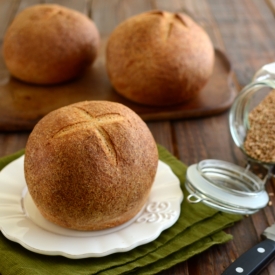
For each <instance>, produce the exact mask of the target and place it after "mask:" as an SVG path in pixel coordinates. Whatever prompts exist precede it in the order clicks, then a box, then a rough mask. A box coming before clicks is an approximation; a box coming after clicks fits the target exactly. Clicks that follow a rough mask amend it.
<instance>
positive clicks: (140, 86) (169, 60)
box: [106, 11, 214, 106]
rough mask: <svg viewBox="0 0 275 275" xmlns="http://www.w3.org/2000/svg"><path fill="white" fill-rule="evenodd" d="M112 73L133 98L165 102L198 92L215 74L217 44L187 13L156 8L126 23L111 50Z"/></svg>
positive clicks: (119, 89) (119, 88) (120, 89)
mask: <svg viewBox="0 0 275 275" xmlns="http://www.w3.org/2000/svg"><path fill="white" fill-rule="evenodd" d="M106 65H107V71H108V74H109V78H110V80H111V83H112V85H113V87H114V88H115V90H116V91H117V92H118V93H119V94H121V95H122V96H124V97H126V98H127V99H129V100H131V101H134V102H137V103H141V104H145V105H156V106H165V105H173V104H177V103H181V102H184V101H187V100H189V99H191V98H193V97H195V96H197V95H198V93H199V91H200V90H201V89H202V88H203V87H204V85H205V84H206V82H207V81H208V79H209V78H210V76H211V75H212V71H213V65H214V48H213V45H212V42H211V40H210V38H209V37H208V35H207V33H206V32H205V31H204V30H203V29H202V28H201V27H200V26H198V25H197V24H196V23H195V22H194V21H193V20H192V19H191V18H190V17H188V16H187V15H185V14H174V13H169V12H164V11H151V12H146V13H142V14H139V15H136V16H134V17H131V18H129V19H127V20H126V21H124V22H122V23H121V24H120V25H119V26H117V28H116V29H115V30H114V31H113V32H112V34H111V36H110V38H109V40H108V43H107V51H106Z"/></svg>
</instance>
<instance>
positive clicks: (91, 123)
mask: <svg viewBox="0 0 275 275" xmlns="http://www.w3.org/2000/svg"><path fill="white" fill-rule="evenodd" d="M157 163H158V152H157V147H156V143H155V141H154V139H153V137H152V134H151V132H150V131H149V129H148V127H147V125H146V124H145V123H144V122H143V121H142V120H141V119H140V118H139V116H138V115H136V114H135V113H134V112H133V111H132V110H130V109H129V108H127V107H125V106H123V105H121V104H118V103H112V102H107V101H90V102H89V101H87V102H80V103H76V104H72V105H69V106H66V107H63V108H60V109H58V110H55V111H53V112H51V113H49V114H48V115H46V116H45V117H44V118H42V119H41V120H40V121H39V122H38V124H37V125H36V126H35V128H34V129H33V131H32V133H31V135H30V137H29V139H28V142H27V146H26V154H25V178H26V182H27V186H28V189H29V192H30V195H31V196H32V198H33V200H34V202H35V204H36V206H37V208H38V209H39V211H40V212H41V214H42V215H43V216H44V217H45V218H46V219H48V220H49V221H51V222H53V223H55V224H58V225H60V226H63V227H66V228H72V229H78V230H100V229H105V228H110V227H114V226H117V225H120V224H122V223H125V222H126V221H128V220H130V219H131V218H133V217H134V216H135V215H136V214H137V213H138V212H139V211H140V210H141V209H142V207H143V206H144V205H145V203H146V201H147V198H148V196H149V192H150V190H151V186H152V184H153V181H154V177H155V174H156V169H157Z"/></svg>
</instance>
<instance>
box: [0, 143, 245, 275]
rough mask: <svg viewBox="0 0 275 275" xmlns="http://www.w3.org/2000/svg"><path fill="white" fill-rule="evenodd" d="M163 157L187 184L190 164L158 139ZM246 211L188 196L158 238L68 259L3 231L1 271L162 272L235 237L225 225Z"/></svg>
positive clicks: (7, 274) (19, 274)
mask: <svg viewBox="0 0 275 275" xmlns="http://www.w3.org/2000/svg"><path fill="white" fill-rule="evenodd" d="M158 150H159V158H160V160H162V161H163V162H165V163H167V164H168V165H169V166H170V167H171V169H172V170H173V172H174V173H175V175H176V176H177V177H178V178H179V179H180V182H181V188H182V190H183V192H184V197H185V198H186V197H187V195H188V193H187V191H186V190H185V187H184V181H185V172H186V166H185V165H184V164H183V163H182V162H180V161H179V160H177V159H176V158H175V157H173V156H172V155H171V154H170V153H169V152H168V151H167V150H166V149H165V148H163V147H162V146H160V145H158ZM22 154H24V150H21V151H19V152H17V153H15V154H13V155H10V156H7V157H4V158H2V159H0V170H1V169H2V168H3V167H5V165H7V164H8V163H10V162H11V161H12V160H14V159H16V158H18V157H19V156H21V155H22ZM241 218H242V217H241V216H240V215H233V214H226V213H222V212H219V211H216V210H214V209H212V208H209V207H207V206H205V205H203V204H201V203H199V204H189V203H188V202H187V200H184V201H183V203H182V205H181V215H180V217H179V219H178V221H177V222H176V223H175V225H174V226H172V227H170V228H169V229H167V230H165V231H163V232H162V234H161V235H160V236H159V237H158V238H157V239H156V240H155V241H153V242H151V243H148V244H145V245H142V246H139V247H137V248H135V249H133V250H131V251H129V252H124V253H115V254H112V255H109V256H105V257H101V258H87V259H77V260H72V259H67V258H65V257H62V256H46V255H40V254H36V253H33V252H31V251H28V250H27V249H25V248H23V247H22V246H21V245H19V244H17V243H15V242H12V241H9V240H7V239H6V238H5V237H4V236H3V235H2V234H0V259H1V261H0V274H2V275H52V274H59V275H67V274H79V275H88V274H101V275H103V274H104V275H108V274H110V275H115V274H148V275H149V274H156V273H158V272H160V271H162V270H165V269H168V268H169V267H171V266H173V265H175V264H177V263H179V262H182V261H185V260H187V259H189V258H190V257H192V256H194V255H196V254H198V253H201V252H202V251H204V250H206V249H207V248H209V247H211V246H212V245H215V244H222V243H225V242H227V241H229V240H231V239H232V236H231V235H229V234H226V233H225V232H223V231H222V229H224V228H226V227H228V226H231V225H233V223H234V222H235V221H238V220H240V219H241Z"/></svg>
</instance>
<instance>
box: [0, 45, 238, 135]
mask: <svg viewBox="0 0 275 275" xmlns="http://www.w3.org/2000/svg"><path fill="white" fill-rule="evenodd" d="M103 42H104V41H103ZM105 42H106V40H105ZM104 44H106V43H103V45H102V47H101V50H100V53H99V56H98V58H97V60H96V62H95V63H94V64H93V66H92V67H91V68H90V69H89V70H88V71H87V72H86V73H85V74H84V75H83V76H82V77H81V78H79V79H76V80H74V81H71V82H69V83H65V84H62V85H54V86H38V85H30V84H26V83H23V82H21V81H18V80H16V79H14V78H12V77H11V78H9V79H7V81H4V80H3V79H2V81H1V79H0V131H19V130H31V129H32V128H33V127H34V125H35V124H36V123H37V122H38V121H39V120H40V119H41V118H42V117H43V116H45V115H46V114H47V113H49V112H50V111H52V110H55V109H57V108H60V107H62V106H65V105H68V104H71V103H75V102H79V101H85V100H109V101H115V102H119V103H122V104H124V105H126V106H128V107H130V108H131V109H132V110H134V111H135V112H136V113H137V114H139V115H140V116H141V118H142V119H144V120H145V121H150V120H163V119H178V118H191V117H199V116H208V115H215V114H218V113H221V112H223V111H225V110H227V109H228V108H229V107H230V106H231V104H232V102H233V100H234V98H235V96H236V91H235V89H234V88H233V85H232V71H231V66H230V62H229V61H228V59H227V57H226V56H225V55H224V54H223V53H222V52H221V51H219V50H215V57H216V58H215V68H214V73H213V75H212V77H211V79H210V80H209V82H208V84H207V85H206V86H205V87H204V89H203V90H202V91H201V92H200V94H199V96H198V97H197V98H195V99H193V100H191V101H189V102H187V103H184V104H179V105H176V106H171V107H151V106H143V105H139V104H135V103H133V102H130V101H128V100H127V99H124V98H123V97H121V96H120V95H118V94H117V93H116V92H115V90H114V89H113V88H112V86H111V83H110V81H109V79H108V76H107V73H106V69H105V57H104V52H105V47H104ZM3 82H4V83H3ZM1 83H2V84H1Z"/></svg>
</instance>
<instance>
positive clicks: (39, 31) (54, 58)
mask: <svg viewBox="0 0 275 275" xmlns="http://www.w3.org/2000/svg"><path fill="white" fill-rule="evenodd" d="M98 46H99V34H98V31H97V28H96V26H95V24H94V23H93V22H92V21H91V20H90V19H89V18H88V17H86V16H85V15H84V14H81V13H79V12H77V11H74V10H72V9H68V8H65V7H62V6H59V5H54V4H41V5H35V6H31V7H29V8H26V9H25V10H23V11H22V12H20V13H19V14H18V15H17V16H16V17H15V19H14V20H13V22H12V23H11V25H10V26H9V28H8V30H7V32H6V34H5V37H4V44H3V56H4V60H5V63H6V65H7V68H8V70H9V71H10V73H11V74H12V75H13V76H14V77H16V78H18V79H20V80H22V81H25V82H29V83H35V84H56V83H61V82H65V81H68V80H71V79H73V78H75V77H77V76H79V75H80V74H81V73H82V72H83V71H84V70H85V69H86V68H87V67H88V66H90V65H91V64H92V63H93V61H94V60H95V58H96V55H97V51H98Z"/></svg>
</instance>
